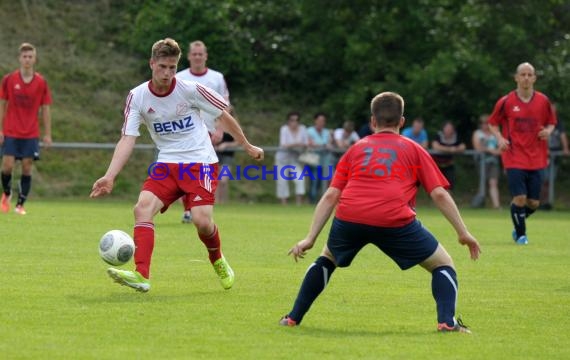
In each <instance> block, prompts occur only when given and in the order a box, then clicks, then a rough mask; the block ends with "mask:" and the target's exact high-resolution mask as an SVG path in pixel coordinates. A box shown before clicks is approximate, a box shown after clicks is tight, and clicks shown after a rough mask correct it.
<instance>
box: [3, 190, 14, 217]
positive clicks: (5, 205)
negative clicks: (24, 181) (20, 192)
mask: <svg viewBox="0 0 570 360" xmlns="http://www.w3.org/2000/svg"><path fill="white" fill-rule="evenodd" d="M11 199H12V194H10V195H6V193H4V192H3V193H2V203H1V206H0V207H1V210H2V212H5V213H7V212H8V211H10V200H11Z"/></svg>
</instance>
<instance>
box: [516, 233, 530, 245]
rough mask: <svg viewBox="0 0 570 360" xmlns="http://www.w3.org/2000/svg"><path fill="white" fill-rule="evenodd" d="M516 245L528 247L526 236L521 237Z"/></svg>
mask: <svg viewBox="0 0 570 360" xmlns="http://www.w3.org/2000/svg"><path fill="white" fill-rule="evenodd" d="M516 243H517V245H528V238H527V237H526V235H523V236H521V237H519V238H518V239H517V240H516Z"/></svg>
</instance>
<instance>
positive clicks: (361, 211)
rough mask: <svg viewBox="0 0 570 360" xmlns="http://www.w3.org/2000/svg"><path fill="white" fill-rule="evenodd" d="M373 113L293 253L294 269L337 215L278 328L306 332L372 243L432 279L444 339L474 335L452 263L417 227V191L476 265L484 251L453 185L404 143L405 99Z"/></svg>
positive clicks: (385, 97) (380, 102) (381, 101)
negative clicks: (312, 311)
mask: <svg viewBox="0 0 570 360" xmlns="http://www.w3.org/2000/svg"><path fill="white" fill-rule="evenodd" d="M371 110H372V117H371V125H372V127H373V128H374V129H376V131H375V134H373V135H370V136H368V137H366V138H364V139H362V140H360V141H359V142H357V143H356V144H354V145H353V146H352V147H351V148H350V149H349V150H348V151H347V152H346V153H345V154H344V155H343V157H342V158H341V160H340V161H339V164H338V166H337V170H336V172H335V175H334V178H333V181H332V183H331V185H330V187H329V189H328V190H327V191H326V193H325V194H324V196H323V197H322V198H321V200H320V201H319V203H318V204H317V207H316V209H315V213H314V217H313V222H312V225H311V228H310V230H309V233H308V235H307V236H306V237H305V239H303V240H301V241H299V242H298V243H297V244H296V245H295V246H294V247H293V248H292V249H291V250H290V251H289V254H291V255H293V257H294V259H295V261H297V259H298V258H303V257H304V255H305V254H306V252H307V250H309V249H311V248H312V247H313V245H314V244H315V241H316V239H317V236H318V235H319V233H320V232H321V230H322V229H323V227H324V225H325V223H326V222H327V220H328V219H329V217H330V215H331V213H332V211H333V210H334V209H335V207H336V214H335V217H334V219H333V222H332V226H331V230H330V233H329V238H328V242H327V244H326V245H325V247H324V249H323V251H322V252H321V256H320V257H318V258H317V260H316V261H315V262H314V263H313V264H311V265H310V266H309V269H308V270H307V272H306V274H305V279H304V280H303V283H302V285H301V289H300V291H299V294H298V295H297V299H296V300H295V304H294V305H293V309H292V310H291V312H289V314H287V315H286V316H284V317H283V318H282V319H281V321H280V322H279V323H280V324H281V325H285V326H295V325H299V324H300V323H301V321H302V320H303V317H304V316H305V314H306V313H307V311H309V308H310V307H311V304H312V303H313V302H314V301H315V299H316V298H317V296H319V294H320V293H321V292H322V291H323V290H324V288H325V286H326V285H327V283H328V281H329V279H330V277H331V275H332V273H333V272H334V270H335V269H336V268H337V267H347V266H349V265H350V263H351V262H352V260H353V259H354V257H355V256H356V254H357V253H358V252H359V251H360V250H361V249H362V248H363V247H364V246H365V245H367V244H370V243H372V244H374V245H375V246H376V247H378V248H379V249H380V250H382V251H383V252H384V253H385V254H386V255H388V256H389V257H390V258H392V260H394V262H396V264H398V266H399V267H400V268H401V269H402V270H405V269H409V268H411V267H413V266H415V265H418V264H419V265H420V266H422V267H423V268H424V269H426V270H427V271H429V272H431V274H432V282H431V286H432V293H433V297H434V298H435V302H436V304H437V321H438V326H437V329H438V330H439V331H441V332H447V331H455V332H470V331H469V330H468V329H467V327H466V326H464V325H463V324H462V323H461V321H458V320H456V319H455V304H456V301H457V278H456V274H455V269H454V266H453V261H452V260H451V257H450V256H449V254H448V253H447V251H446V250H445V249H444V248H443V246H441V245H440V244H439V243H438V242H437V240H436V239H435V238H434V237H433V235H432V234H431V233H430V232H428V231H427V230H426V229H425V228H424V227H423V226H422V224H421V223H420V222H419V221H418V220H416V213H415V211H414V204H415V198H416V193H417V189H418V183H420V184H422V186H423V187H424V189H425V190H426V192H427V193H429V194H430V197H431V198H432V199H433V201H434V202H435V204H436V205H437V207H438V208H439V210H440V211H441V212H442V213H443V215H444V216H445V217H446V218H447V220H448V221H449V222H450V223H451V225H452V226H453V228H454V229H455V231H456V232H457V236H458V239H459V243H461V244H463V245H467V246H468V247H469V252H470V254H471V258H472V259H473V260H475V259H477V258H478V257H479V253H480V249H479V243H478V242H477V240H476V239H475V238H474V237H473V236H472V235H471V234H470V233H469V231H467V228H466V227H465V224H464V223H463V220H462V219H461V216H460V214H459V211H458V209H457V206H456V205H455V202H454V201H453V199H452V198H451V196H450V195H449V193H448V192H447V191H446V190H445V188H447V187H449V183H448V182H447V180H446V179H445V177H444V176H443V175H442V173H441V172H440V171H439V169H438V168H437V166H436V165H435V163H434V161H433V160H432V158H431V156H430V155H429V154H428V153H427V152H426V151H425V150H424V149H423V148H422V147H421V146H420V145H418V144H416V143H415V142H413V141H412V140H409V139H407V138H405V137H403V136H400V135H399V130H400V128H401V127H402V126H403V125H404V117H403V114H404V100H403V99H402V97H401V96H400V95H398V94H395V93H392V92H384V93H381V94H379V95H377V96H376V97H375V98H374V99H372V103H371ZM374 189H376V190H374Z"/></svg>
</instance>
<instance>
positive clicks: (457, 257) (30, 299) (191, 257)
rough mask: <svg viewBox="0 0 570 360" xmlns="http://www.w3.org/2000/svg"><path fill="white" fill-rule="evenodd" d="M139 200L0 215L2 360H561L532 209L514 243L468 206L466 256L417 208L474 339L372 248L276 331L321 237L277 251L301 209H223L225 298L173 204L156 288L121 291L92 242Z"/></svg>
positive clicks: (557, 264)
mask: <svg viewBox="0 0 570 360" xmlns="http://www.w3.org/2000/svg"><path fill="white" fill-rule="evenodd" d="M134 201H135V200H134V199H131V200H130V201H128V202H117V201H110V200H109V199H106V200H87V201H81V202H79V201H76V202H71V201H66V202H61V201H58V202H30V203H29V207H28V215H26V216H18V215H15V214H13V213H10V214H1V215H3V216H2V228H1V230H0V231H1V234H2V240H3V248H2V269H3V274H4V276H3V279H2V306H1V307H0V319H1V321H2V326H0V338H1V339H2V341H1V342H0V352H1V353H2V358H3V359H291V358H295V359H323V360H325V359H335V360H336V359H434V358H435V359H443V358H454V359H494V358H496V357H497V354H508V358H509V359H567V358H569V357H570V348H569V347H568V346H566V345H567V339H566V337H565V336H563V334H565V333H567V329H568V325H569V321H568V316H567V314H568V308H569V306H570V296H568V295H569V292H570V287H569V286H568V257H569V256H570V247H569V246H568V243H569V242H570V236H569V234H568V231H567V229H568V226H567V224H568V215H567V214H560V213H559V214H546V213H541V212H539V213H537V214H535V215H533V217H532V218H531V219H530V220H529V236H530V241H531V244H530V245H529V246H528V247H516V246H515V245H514V244H513V243H512V240H511V239H510V218H509V215H508V212H506V211H503V212H489V211H466V212H465V213H464V215H465V222H466V223H467V225H468V226H469V227H470V229H471V231H472V232H473V234H474V235H475V236H477V237H478V239H479V240H480V241H481V244H482V247H483V254H482V257H481V259H480V260H478V261H477V262H473V261H471V260H469V257H468V253H467V250H466V248H464V247H462V246H460V245H458V244H457V241H456V239H455V237H454V234H453V230H452V228H451V227H450V225H449V224H448V223H447V222H446V221H445V219H444V218H443V216H441V215H440V214H439V213H438V212H437V211H435V210H428V209H421V208H420V220H421V221H422V223H423V224H424V225H425V226H426V227H428V228H429V229H430V231H431V232H432V233H433V234H434V235H435V236H436V237H437V238H438V239H439V240H440V241H441V242H442V244H443V245H444V246H445V247H446V249H447V250H448V251H449V252H450V253H451V255H452V257H453V260H454V264H455V266H456V268H457V273H458V278H459V284H460V285H459V291H460V293H459V298H458V312H459V313H460V314H462V316H463V319H464V321H465V322H466V323H467V324H468V325H470V326H471V328H472V329H473V332H474V333H473V335H472V336H468V335H463V334H447V335H441V334H437V333H436V331H435V328H436V317H435V306H434V301H433V298H432V296H431V287H430V276H429V274H428V273H426V271H424V270H423V269H420V268H414V269H411V270H408V271H405V272H403V271H400V269H399V268H398V267H397V266H396V265H395V264H394V263H393V262H392V261H391V260H389V259H388V258H387V257H386V256H385V255H383V254H382V253H380V252H379V251H378V250H377V249H376V248H375V247H373V246H368V247H365V248H364V249H363V250H362V251H361V252H360V253H359V255H358V257H357V258H356V259H355V261H354V262H353V264H352V266H351V267H350V268H348V269H339V270H337V271H336V272H335V273H334V274H333V276H332V278H331V281H330V283H329V284H328V286H327V288H326V290H325V291H324V292H323V293H322V295H321V296H320V297H319V299H318V300H317V301H316V302H315V303H314V305H313V306H312V308H311V311H310V312H309V313H308V314H307V316H306V317H305V320H304V322H303V324H302V325H301V326H300V327H298V328H282V327H279V326H278V325H277V321H278V320H279V318H280V317H281V316H282V315H284V314H285V313H286V312H287V311H289V310H290V309H291V306H292V304H293V300H294V298H295V296H296V294H297V292H298V289H299V286H300V283H301V280H302V278H303V275H304V273H305V271H306V269H307V266H309V264H310V263H311V262H312V261H313V259H314V258H315V257H316V256H317V254H318V253H319V251H320V248H321V246H322V244H323V243H324V241H326V230H325V232H324V233H323V234H322V235H321V236H320V239H319V240H318V242H317V244H316V246H315V248H314V249H312V250H311V251H310V252H309V254H308V255H307V257H306V258H305V259H304V260H301V261H300V262H299V263H298V264H296V263H295V262H294V261H293V260H292V259H291V258H289V257H287V256H286V253H287V250H288V249H289V248H290V246H292V245H293V244H294V243H295V242H296V241H297V240H298V239H300V238H301V237H302V236H303V235H304V234H305V233H306V231H307V228H308V226H309V223H310V216H311V212H312V208H310V207H296V206H291V207H282V206H280V205H277V206H276V205H274V206H267V205H266V206H260V205H251V206H249V205H241V206H217V207H216V210H215V214H216V215H215V218H216V223H217V224H218V225H219V227H220V235H221V237H222V242H223V250H224V254H225V256H226V257H227V259H228V261H229V262H230V264H231V265H232V267H233V269H234V271H235V273H236V283H235V285H234V287H233V288H232V289H231V290H229V291H225V290H223V289H222V287H221V286H220V284H219V283H218V280H217V278H216V275H215V273H214V271H213V270H212V267H211V265H210V264H209V262H208V260H207V252H206V249H205V248H204V246H203V245H202V243H201V242H200V240H199V239H198V237H197V235H196V230H195V228H194V227H193V226H187V225H182V224H180V213H181V212H180V211H181V207H180V205H178V204H174V205H173V207H172V208H171V209H170V210H169V211H168V212H166V213H165V214H163V215H160V216H157V217H156V221H155V224H156V244H155V250H154V255H153V259H152V269H151V281H152V288H151V290H150V292H148V293H146V294H141V293H137V292H135V291H133V290H132V289H129V288H126V287H121V286H118V285H117V284H115V283H113V282H112V281H111V279H109V277H108V276H107V275H106V273H105V270H106V268H107V267H108V265H106V264H105V263H104V262H103V261H102V260H101V259H100V258H99V255H98V252H97V245H98V241H99V239H100V237H101V235H103V234H104V233H105V232H106V231H108V230H111V229H121V230H124V231H127V232H129V233H130V232H131V229H132V224H133V215H132V205H133V202H134ZM132 266H133V264H132V262H131V263H129V264H127V265H126V266H125V267H124V268H126V269H130V268H132ZM522 269H525V270H524V271H523V270H522ZM516 270H518V271H516ZM523 335H524V336H523ZM565 339H566V340H565Z"/></svg>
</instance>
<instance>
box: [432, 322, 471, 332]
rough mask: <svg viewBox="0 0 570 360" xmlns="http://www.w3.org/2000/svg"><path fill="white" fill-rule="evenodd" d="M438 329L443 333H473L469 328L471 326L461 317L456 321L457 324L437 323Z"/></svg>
mask: <svg viewBox="0 0 570 360" xmlns="http://www.w3.org/2000/svg"><path fill="white" fill-rule="evenodd" d="M437 331H439V332H442V333H446V332H460V333H466V334H471V330H469V327H468V326H467V325H465V324H464V323H463V321H461V318H458V319H457V320H456V321H455V326H449V325H447V324H446V323H441V324H437Z"/></svg>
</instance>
